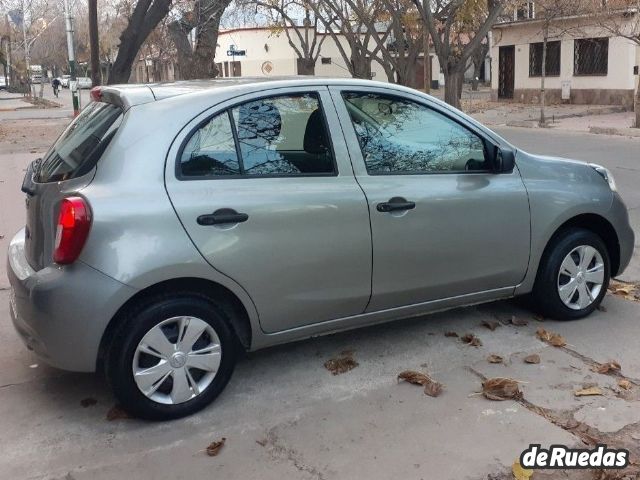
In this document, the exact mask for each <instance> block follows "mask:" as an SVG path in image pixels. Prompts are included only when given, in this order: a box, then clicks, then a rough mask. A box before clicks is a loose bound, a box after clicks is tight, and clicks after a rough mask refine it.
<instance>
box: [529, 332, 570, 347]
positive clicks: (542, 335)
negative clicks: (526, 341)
mask: <svg viewBox="0 0 640 480" xmlns="http://www.w3.org/2000/svg"><path fill="white" fill-rule="evenodd" d="M536 336H537V337H538V338H539V339H540V340H542V341H543V342H546V343H548V344H549V345H553V346H554V347H564V346H565V345H566V344H567V342H566V340H565V339H564V338H563V337H562V335H560V334H558V333H553V332H548V331H546V330H545V329H544V328H542V327H540V328H538V330H536Z"/></svg>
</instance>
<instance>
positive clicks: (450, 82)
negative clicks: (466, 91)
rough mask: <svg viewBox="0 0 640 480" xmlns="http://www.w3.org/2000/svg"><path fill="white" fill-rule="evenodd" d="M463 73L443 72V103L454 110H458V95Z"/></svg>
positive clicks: (454, 71) (455, 71)
mask: <svg viewBox="0 0 640 480" xmlns="http://www.w3.org/2000/svg"><path fill="white" fill-rule="evenodd" d="M463 79H464V72H461V71H459V70H447V69H445V71H444V101H445V102H447V103H448V104H449V105H451V106H452V107H455V108H460V94H461V92H462V81H463Z"/></svg>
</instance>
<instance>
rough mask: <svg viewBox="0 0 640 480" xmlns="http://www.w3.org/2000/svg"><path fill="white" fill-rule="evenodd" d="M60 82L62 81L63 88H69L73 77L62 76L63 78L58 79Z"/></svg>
mask: <svg viewBox="0 0 640 480" xmlns="http://www.w3.org/2000/svg"><path fill="white" fill-rule="evenodd" d="M58 80H60V85H61V86H62V88H69V81H70V80H71V75H62V76H61V77H58Z"/></svg>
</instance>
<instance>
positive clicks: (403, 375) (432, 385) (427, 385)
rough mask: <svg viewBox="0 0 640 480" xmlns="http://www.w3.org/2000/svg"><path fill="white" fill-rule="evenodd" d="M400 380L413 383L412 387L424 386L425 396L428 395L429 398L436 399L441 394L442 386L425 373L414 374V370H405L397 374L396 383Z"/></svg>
mask: <svg viewBox="0 0 640 480" xmlns="http://www.w3.org/2000/svg"><path fill="white" fill-rule="evenodd" d="M400 380H404V381H405V382H409V383H413V384H414V385H422V386H424V393H425V395H429V396H431V397H437V396H438V395H440V394H441V393H442V388H443V387H442V384H441V383H439V382H436V381H435V380H434V379H433V378H431V377H430V376H429V375H427V374H426V373H421V372H416V371H414V370H405V371H404V372H400V373H399V374H398V381H400Z"/></svg>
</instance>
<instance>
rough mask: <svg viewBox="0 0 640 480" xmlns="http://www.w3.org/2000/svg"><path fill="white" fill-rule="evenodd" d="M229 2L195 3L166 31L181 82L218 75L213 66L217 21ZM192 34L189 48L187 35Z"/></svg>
mask: <svg viewBox="0 0 640 480" xmlns="http://www.w3.org/2000/svg"><path fill="white" fill-rule="evenodd" d="M230 3H231V0H197V1H196V2H195V3H193V4H192V8H191V9H188V10H186V11H183V12H182V13H181V14H180V17H179V18H178V19H176V20H174V21H173V22H171V23H169V25H168V29H169V33H170V35H171V38H172V40H173V43H174V45H175V48H176V50H177V57H178V58H177V59H178V69H179V71H180V78H183V79H193V78H213V77H215V76H217V74H218V71H217V68H216V65H215V62H214V57H215V53H216V46H217V43H218V30H219V27H220V19H221V18H222V14H223V13H224V10H225V9H226V8H227V6H228V5H229V4H230ZM191 32H194V34H195V35H194V37H195V42H194V44H193V45H192V43H191V40H190V38H189V35H190V34H191Z"/></svg>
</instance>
